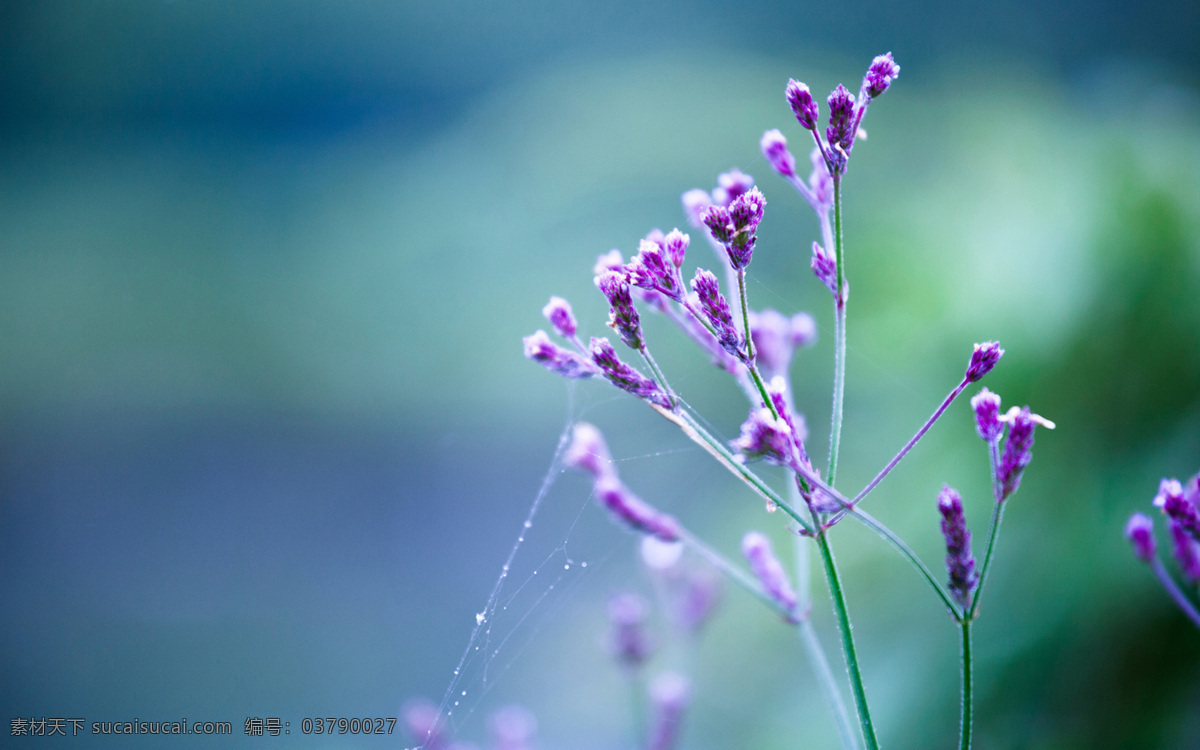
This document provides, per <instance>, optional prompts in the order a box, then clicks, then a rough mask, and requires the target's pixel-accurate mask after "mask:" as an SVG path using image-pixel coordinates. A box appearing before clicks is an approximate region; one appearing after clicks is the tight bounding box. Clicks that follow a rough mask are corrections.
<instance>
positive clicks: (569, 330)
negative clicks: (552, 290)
mask: <svg viewBox="0 0 1200 750" xmlns="http://www.w3.org/2000/svg"><path fill="white" fill-rule="evenodd" d="M542 315H544V316H546V320H548V321H550V325H552V326H554V330H556V331H558V333H559V335H560V336H562V337H563V338H567V339H569V338H571V337H573V336H574V335H575V327H576V324H575V316H574V315H573V314H572V313H571V303H569V302H567V301H566V300H565V299H563V298H562V297H551V298H550V301H549V302H547V303H546V306H545V307H543V308H542Z"/></svg>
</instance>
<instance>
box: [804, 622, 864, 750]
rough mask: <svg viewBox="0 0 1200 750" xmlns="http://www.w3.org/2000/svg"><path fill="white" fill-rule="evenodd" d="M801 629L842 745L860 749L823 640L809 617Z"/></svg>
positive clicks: (850, 748) (805, 647)
mask: <svg viewBox="0 0 1200 750" xmlns="http://www.w3.org/2000/svg"><path fill="white" fill-rule="evenodd" d="M799 629H800V642H801V643H802V644H804V650H805V651H807V652H808V658H809V660H810V661H811V662H812V667H813V672H815V673H816V677H817V682H818V683H820V685H821V689H822V692H824V693H825V698H826V700H828V701H829V709H830V710H831V711H832V712H833V717H834V719H835V723H836V724H837V730H838V736H839V737H841V738H842V747H844V748H845V749H846V750H858V738H857V737H856V736H855V732H854V725H853V724H852V723H850V712H849V711H847V710H846V702H845V701H843V700H842V691H841V690H839V689H838V685H837V680H836V679H835V678H834V676H833V670H832V669H830V667H829V660H828V659H826V658H825V650H824V649H822V648H821V642H820V641H819V640H817V630H816V628H814V627H813V624H812V621H811V620H809V619H807V618H806V619H804V620H801V621H800V628H799Z"/></svg>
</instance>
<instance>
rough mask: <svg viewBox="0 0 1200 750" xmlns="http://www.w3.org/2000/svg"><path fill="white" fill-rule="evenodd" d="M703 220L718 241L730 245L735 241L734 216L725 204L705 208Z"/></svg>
mask: <svg viewBox="0 0 1200 750" xmlns="http://www.w3.org/2000/svg"><path fill="white" fill-rule="evenodd" d="M701 221H702V222H704V226H706V227H708V231H709V232H710V233H711V234H712V236H713V239H715V240H716V241H717V242H719V243H721V244H722V245H728V244H729V243H730V242H732V241H733V233H734V229H733V218H732V217H731V216H730V215H729V209H728V208H726V207H725V206H720V205H712V206H709V207H708V208H707V209H706V210H705V212H704V216H703V217H702V218H701Z"/></svg>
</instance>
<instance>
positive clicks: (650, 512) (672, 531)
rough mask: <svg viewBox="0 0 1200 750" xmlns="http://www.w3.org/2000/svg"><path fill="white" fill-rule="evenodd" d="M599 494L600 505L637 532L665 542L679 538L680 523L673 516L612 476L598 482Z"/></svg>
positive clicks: (597, 498)
mask: <svg viewBox="0 0 1200 750" xmlns="http://www.w3.org/2000/svg"><path fill="white" fill-rule="evenodd" d="M595 493H596V502H598V503H600V505H602V506H604V507H605V508H607V509H608V511H609V512H610V513H612V514H613V517H615V518H616V519H617V520H618V521H620V522H621V523H622V524H624V525H625V526H627V527H629V528H630V529H632V530H633V531H637V532H640V533H643V534H649V535H651V536H654V537H657V538H659V539H661V540H662V541H664V542H673V541H675V540H677V539H678V538H679V522H678V521H676V520H675V518H674V517H673V516H669V515H667V514H666V513H662V512H660V511H658V510H656V509H655V508H653V507H651V506H650V505H649V504H648V503H646V502H645V501H643V500H641V499H640V498H639V497H638V496H637V495H634V494H633V493H632V492H630V491H629V488H628V487H626V486H625V485H623V484H621V483H620V482H618V481H616V480H614V479H612V478H611V477H601V478H600V479H599V480H598V481H597V482H596V485H595Z"/></svg>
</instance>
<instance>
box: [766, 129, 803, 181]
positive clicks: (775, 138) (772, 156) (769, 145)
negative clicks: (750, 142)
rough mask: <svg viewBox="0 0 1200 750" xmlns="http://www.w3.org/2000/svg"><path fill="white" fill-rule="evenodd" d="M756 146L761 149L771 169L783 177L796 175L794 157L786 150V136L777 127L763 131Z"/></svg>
mask: <svg viewBox="0 0 1200 750" xmlns="http://www.w3.org/2000/svg"><path fill="white" fill-rule="evenodd" d="M758 147H759V148H760V149H762V154H763V158H765V159H766V160H767V163H769V164H770V165H771V168H772V169H774V170H775V171H776V172H778V173H779V174H781V175H783V176H784V177H795V176H796V157H794V156H792V152H791V151H788V145H787V138H784V137H783V133H781V132H779V130H778V129H776V130H768V131H767V132H765V133H763V137H762V140H761V141H759V143H758Z"/></svg>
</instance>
